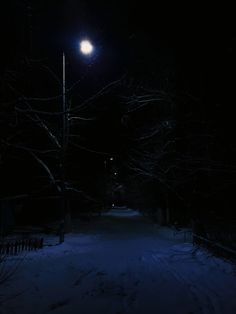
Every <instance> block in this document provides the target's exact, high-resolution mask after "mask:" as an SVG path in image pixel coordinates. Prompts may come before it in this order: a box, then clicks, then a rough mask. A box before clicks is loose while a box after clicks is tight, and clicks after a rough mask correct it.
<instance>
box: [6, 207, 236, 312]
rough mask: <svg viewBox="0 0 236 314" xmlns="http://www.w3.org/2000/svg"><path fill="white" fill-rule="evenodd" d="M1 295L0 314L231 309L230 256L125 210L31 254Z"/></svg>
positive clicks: (234, 282)
mask: <svg viewBox="0 0 236 314" xmlns="http://www.w3.org/2000/svg"><path fill="white" fill-rule="evenodd" d="M14 259H15V258H12V259H11V260H9V261H8V264H7V265H10V264H11V263H14ZM0 294H3V295H4V298H9V297H11V296H13V298H12V299H11V300H9V301H6V302H4V303H3V306H2V307H1V309H0V314H2V313H4V314H6V313H7V314H15V313H25V314H33V313H34V314H41V313H48V312H49V313H50V312H52V313H55V314H65V313H67V314H75V313H78V314H93V313H94V314H95V313H96V314H113V313H114V314H125V313H137V314H143V313H147V314H154V313H155V314H157V313H160V314H169V313H170V314H175V313H180V314H190V313H192V314H193V313H194V314H198V313H199V314H214V313H216V314H220V313H222V314H223V313H224V314H235V313H236V275H235V270H234V268H233V267H232V265H231V264H230V263H228V262H225V261H222V260H221V259H218V258H215V257H211V256H210V255H208V254H207V253H206V252H204V251H202V250H193V247H192V245H191V244H190V243H183V239H179V240H178V239H176V238H174V237H173V234H172V232H171V231H169V230H168V229H167V228H166V229H164V228H158V227H157V226H155V225H153V224H151V223H150V222H148V221H146V220H145V219H144V218H143V217H142V216H140V215H139V214H138V213H137V212H135V211H132V210H124V209H116V210H115V209H114V210H112V211H111V212H109V213H107V214H106V215H103V216H102V217H101V218H100V219H99V220H97V221H96V222H92V223H77V224H76V228H75V230H74V232H73V234H70V235H68V236H66V241H65V243H63V244H62V245H59V246H54V247H47V248H44V249H43V250H42V251H38V252H32V253H29V254H28V255H27V256H26V258H25V261H24V262H23V263H22V264H21V266H20V268H19V270H18V272H17V273H16V274H15V276H14V277H13V278H12V280H11V281H10V282H8V284H6V285H5V287H4V291H1V292H0Z"/></svg>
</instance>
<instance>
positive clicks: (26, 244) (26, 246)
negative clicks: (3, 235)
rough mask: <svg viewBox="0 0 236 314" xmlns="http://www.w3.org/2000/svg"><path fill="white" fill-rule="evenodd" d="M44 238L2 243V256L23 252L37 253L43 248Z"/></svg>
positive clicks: (0, 249) (0, 245) (0, 246)
mask: <svg viewBox="0 0 236 314" xmlns="http://www.w3.org/2000/svg"><path fill="white" fill-rule="evenodd" d="M43 242H44V239H43V238H40V239H39V238H27V239H22V240H10V241H6V242H4V241H3V242H1V243H0V254H1V255H17V254H18V253H20V252H22V251H36V250H38V249H42V248H43Z"/></svg>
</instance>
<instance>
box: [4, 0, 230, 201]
mask: <svg viewBox="0 0 236 314" xmlns="http://www.w3.org/2000/svg"><path fill="white" fill-rule="evenodd" d="M1 34H2V36H1V54H2V57H1V61H0V63H1V91H2V92H1V102H2V104H3V105H2V106H4V108H5V109H6V106H7V105H6V103H8V102H10V103H11V102H14V101H19V99H22V95H24V96H27V97H39V96H40V97H51V96H54V95H57V94H58V89H60V87H59V85H58V86H57V84H56V83H55V82H54V83H52V82H51V81H50V79H49V78H47V77H46V76H45V74H43V72H42V69H39V68H40V66H39V63H40V62H42V63H44V64H46V65H47V67H50V69H52V71H53V73H54V74H55V75H56V76H57V77H59V78H60V79H61V75H62V52H63V51H64V52H65V54H66V83H67V88H70V86H72V84H73V83H74V82H77V81H78V80H79V84H77V85H76V88H74V89H73V95H72V93H71V103H72V106H75V105H78V104H79V103H81V102H83V101H84V100H85V99H87V98H89V97H91V96H92V95H93V94H94V93H96V92H97V91H99V90H100V89H101V88H103V87H104V86H106V85H107V84H109V83H111V82H113V81H116V80H119V79H120V78H121V77H125V79H124V81H122V84H121V86H118V87H115V88H114V89H111V90H110V91H109V92H108V93H106V95H103V96H102V97H101V99H99V100H96V101H95V102H94V103H93V104H92V105H90V106H89V107H88V108H86V110H85V111H83V112H82V113H80V114H82V116H83V117H85V118H88V117H94V116H95V117H96V121H94V122H88V123H84V122H81V123H80V125H79V126H76V127H75V129H73V132H75V133H76V132H77V133H76V134H79V135H80V145H81V146H86V147H87V148H88V149H90V150H91V151H93V150H94V151H97V152H98V153H95V154H92V152H88V151H86V152H84V151H83V150H82V151H77V152H76V151H74V150H72V151H70V152H69V153H68V156H67V157H68V158H67V166H68V170H67V173H68V174H69V175H72V177H73V180H75V181H79V184H80V185H82V186H84V187H85V189H87V190H89V188H88V186H93V187H92V188H91V190H92V192H91V191H90V192H91V193H92V194H93V195H95V194H96V192H94V191H96V189H97V190H98V188H97V187H98V186H99V185H100V179H95V180H94V178H93V176H95V177H96V178H101V177H102V179H101V180H105V181H106V179H105V177H104V176H106V175H107V174H104V171H105V172H106V171H107V169H105V170H104V161H105V160H106V158H109V156H113V155H114V156H116V167H117V168H120V173H121V174H120V175H121V178H120V180H121V181H122V182H123V181H125V180H128V179H127V178H128V172H126V163H127V156H128V155H129V154H130V151H129V150H130V147H134V146H132V145H133V144H132V143H133V142H132V141H131V140H130V138H131V137H132V136H133V134H134V132H133V128H135V127H134V126H141V125H144V120H145V119H146V120H145V123H146V124H145V125H146V127H147V126H148V123H149V119H150V116H151V115H152V114H153V117H155V119H156V120H158V119H159V118H160V116H158V115H159V114H160V113H159V111H155V110H154V111H152V110H153V109H150V110H149V109H148V110H147V111H146V112H144V113H143V114H142V113H141V115H140V116H138V117H134V118H130V116H129V118H128V119H126V118H127V108H126V107H125V104H124V102H122V101H123V97H124V96H127V95H133V94H134V90H135V89H137V86H139V88H140V89H141V90H142V89H143V88H148V89H152V90H153V89H156V90H163V91H165V92H168V93H169V94H170V95H174V97H175V99H178V100H177V103H179V104H180V105H179V107H178V110H177V113H175V114H176V116H175V118H176V117H177V119H178V121H181V123H182V122H183V121H184V120H185V119H186V116H187V115H188V116H191V117H193V120H194V117H196V119H197V117H199V116H200V115H201V114H202V112H203V111H204V117H205V119H206V121H205V123H206V124H207V127H208V126H209V128H210V129H211V131H212V132H213V133H214V135H215V136H216V140H215V143H214V145H213V146H212V151H211V154H212V156H213V158H214V159H216V160H221V161H222V162H223V163H225V162H228V163H229V164H230V165H232V163H234V157H235V144H234V132H235V126H234V124H235V123H234V115H233V107H234V103H235V92H234V85H235V79H234V73H235V70H236V67H235V65H236V64H235V43H236V34H235V29H234V17H233V10H231V8H230V7H226V6H224V7H222V6H220V5H219V6H217V5H216V4H215V5H214V7H213V6H212V7H210V8H207V7H206V6H205V7H204V6H202V7H200V5H199V6H198V5H195V6H194V5H191V6H190V5H189V6H188V7H184V6H182V7H181V6H179V5H178V6H177V5H176V6H175V7H172V6H164V5H163V3H162V2H159V3H154V2H147V3H144V2H142V3H139V4H138V3H137V2H135V1H75V0H70V1H54V0H51V1H46V0H45V1H36V0H34V1H33V0H32V1H23V0H22V1H20V0H10V1H7V2H4V4H3V5H2V8H1ZM82 38H90V39H91V41H92V42H93V44H94V46H95V53H94V55H93V56H92V57H91V58H85V57H84V56H81V54H80V53H79V46H78V45H79V41H80V40H81V39H82ZM40 60H41V61H40ZM32 64H34V65H32ZM35 64H37V65H36V66H35ZM184 97H185V98H186V97H189V99H192V100H193V103H191V105H190V106H189V100H188V101H186V102H185V103H183V101H182V100H181V99H182V98H184ZM4 104H5V105H4ZM34 105H35V106H36V107H37V106H38V107H37V109H42V108H43V110H45V108H46V109H47V110H49V111H53V110H56V109H55V108H58V107H57V106H58V103H56V102H54V103H52V104H51V105H50V107H45V104H44V105H43V107H42V106H41V105H39V104H34ZM48 105H49V104H47V105H46V106H48ZM40 106H41V107H40ZM8 108H9V107H8ZM5 109H4V110H5ZM7 110H8V109H7ZM9 110H10V109H9ZM125 119H126V120H127V121H128V124H127V123H126V124H125V123H124V121H125ZM155 119H154V120H155ZM3 120H4V118H2V120H1V121H3ZM150 121H151V120H150ZM48 123H49V124H50V123H51V125H52V126H53V127H54V126H55V121H54V122H53V121H51V120H50V121H49V122H48ZM150 123H151V122H150ZM22 125H23V128H26V131H24V132H26V133H27V132H28V133H27V134H28V135H29V132H32V136H31V139H30V137H29V136H28V137H27V140H26V141H27V143H28V144H29V143H30V145H36V141H35V138H37V139H38V142H37V143H38V144H37V145H38V146H39V147H40V146H42V145H45V140H44V138H43V137H42V135H40V134H41V133H40V134H39V133H37V132H38V131H37V130H34V128H31V126H30V125H27V124H25V123H24V124H22ZM127 125H128V126H127ZM21 128H22V126H20V127H19V130H18V131H21V130H22V129H21ZM140 128H141V127H140ZM200 128H201V127H199V131H201V130H200ZM1 130H2V134H3V135H4V136H3V138H4V141H5V139H6V136H7V134H8V129H7V126H6V125H3V124H2V127H1ZM29 130H31V131H29ZM183 130H184V127H183ZM183 132H184V131H183ZM187 132H188V129H187V127H186V129H185V133H187ZM20 136H22V137H19V140H18V142H17V143H18V144H19V143H20V144H22V143H24V141H25V139H24V138H23V135H20ZM131 142H132V143H131ZM17 143H16V142H14V145H15V144H17ZM28 144H27V145H28ZM185 144H186V143H184V144H183V143H182V144H181V145H184V147H187V144H186V145H185ZM37 145H36V146H37ZM130 145H131V146H130ZM209 145H210V144H209ZM222 145H223V146H222ZM36 146H35V147H36ZM38 146H37V147H38ZM31 147H32V146H31ZM2 149H3V151H4V154H5V155H4V156H5V157H4V158H5V159H4V162H5V163H6V164H7V165H8V167H10V169H14V171H13V170H11V171H10V172H9V171H6V172H7V173H8V174H9V173H11V177H12V178H14V181H17V182H18V184H16V187H15V188H14V189H13V190H14V193H18V192H17V191H18V190H19V192H21V193H22V192H24V188H22V189H21V188H19V185H20V184H19V182H20V181H21V178H22V176H23V173H25V171H26V170H25V168H24V167H23V168H22V167H21V166H19V164H18V162H19V161H17V162H16V161H14V160H28V158H29V157H25V156H24V153H23V152H22V151H21V152H20V151H18V152H13V151H11V149H10V151H9V148H8V149H7V150H5V149H6V148H5V146H4V145H2ZM12 150H13V148H12ZM8 152H9V154H8ZM100 153H101V154H100ZM21 154H23V155H21ZM54 157H55V156H50V157H49V161H48V162H49V164H50V165H51V164H52V167H54V166H55V161H53V158H54ZM221 157H222V158H223V157H224V158H225V160H226V161H225V160H223V159H224V158H223V159H222V158H221ZM9 160H11V161H9ZM20 163H21V162H20ZM2 165H3V163H2ZM28 166H29V169H31V168H32V169H34V167H35V165H34V164H31V163H29V164H28ZM19 168H20V169H19ZM5 169H6V168H5ZM16 169H18V170H17V171H16ZM23 169H24V170H23ZM75 169H77V170H75ZM85 169H86V170H85ZM122 169H123V170H122ZM54 170H55V172H57V171H58V170H57V167H56V166H55V169H54ZM15 171H16V172H15ZM122 171H123V172H122ZM16 173H18V174H17V175H16ZM4 175H6V173H5V174H4ZM38 175H39V174H37V175H36V177H38ZM81 178H83V179H81ZM31 179H32V178H31ZM31 179H30V180H31ZM197 180H198V179H197ZM219 180H220V179H219ZM32 181H35V179H32ZM36 181H37V180H36ZM37 182H40V181H37ZM91 182H93V183H91ZM43 184H44V183H42V185H43ZM38 185H40V184H39V183H37V184H35V183H34V188H36V186H37V188H38ZM104 186H105V185H104ZM151 189H154V190H155V189H156V186H155V185H154V187H152V188H151ZM4 190H5V192H6V193H7V194H12V193H9V186H7V188H5V189H4ZM26 190H27V193H28V192H29V187H27V188H26ZM7 191H8V192H7ZM30 193H31V192H30Z"/></svg>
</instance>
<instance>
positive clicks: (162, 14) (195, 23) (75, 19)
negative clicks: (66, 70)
mask: <svg viewBox="0 0 236 314" xmlns="http://www.w3.org/2000/svg"><path fill="white" fill-rule="evenodd" d="M29 7H31V8H32V10H29ZM1 13H2V17H1V23H2V26H1V31H2V45H1V46H2V48H1V49H2V53H3V54H4V58H2V62H1V63H4V64H11V63H13V62H14V60H15V59H18V57H19V56H20V55H24V54H25V53H27V52H28V51H29V50H30V47H29V46H30V42H32V52H33V55H34V56H35V57H40V56H43V57H50V58H51V62H52V63H54V67H58V64H57V63H59V60H58V58H59V56H60V53H61V50H62V49H63V50H65V51H66V52H67V55H68V63H69V64H70V73H71V75H72V76H73V78H74V77H76V78H78V77H79V76H81V75H82V76H83V75H84V74H86V76H87V77H88V81H89V84H90V86H91V85H92V84H95V85H96V84H98V85H100V84H105V83H106V82H107V81H109V80H111V79H116V78H117V77H118V76H119V75H121V74H123V73H124V72H126V71H128V72H129V73H131V75H134V76H137V77H142V78H144V77H145V75H146V76H148V78H149V79H150V78H151V79H152V80H153V81H154V82H157V83H158V82H160V80H165V79H166V80H169V81H170V80H174V81H175V84H177V85H178V86H179V85H180V88H182V87H183V88H185V87H186V88H189V89H190V90H191V91H192V92H193V93H198V91H199V92H201V89H204V88H206V87H207V85H209V80H215V77H216V76H217V82H218V81H219V80H220V81H221V78H220V77H219V76H220V75H224V74H225V71H226V73H227V74H228V75H227V76H229V75H230V74H231V72H230V69H229V68H230V67H231V68H232V66H233V64H232V63H233V62H235V61H234V57H233V53H234V52H235V40H236V38H235V32H234V18H233V11H232V10H231V8H230V7H226V6H225V7H220V6H219V7H217V6H216V5H215V6H214V7H211V8H207V7H204V6H202V7H200V6H193V5H191V6H189V7H184V6H183V7H181V6H174V7H170V6H169V7H168V6H163V5H161V2H160V4H158V3H157V2H156V1H155V2H150V1H149V2H143V1H142V2H140V3H137V1H78V0H68V1H55V0H50V1H46V0H45V1H42V0H40V1H39V0H31V1H27V0H9V1H7V2H5V3H4V4H3V8H2V9H1ZM30 14H32V17H30ZM30 25H31V26H32V35H30V31H29V29H30ZM84 36H87V37H89V38H91V39H92V40H93V41H94V44H95V46H96V55H95V57H94V58H93V60H92V62H91V63H90V64H89V66H88V62H85V60H84V59H83V58H81V56H79V54H78V40H79V39H80V38H83V37H84ZM30 37H31V38H32V39H31V40H30ZM3 60H5V61H3ZM53 60H54V61H53ZM234 66H235V63H234ZM227 71H228V72H227ZM91 81H92V84H91ZM217 82H216V84H217ZM221 83H222V84H224V82H223V81H222V82H221ZM182 84H183V86H182ZM202 85H203V86H202ZM213 85H214V84H213Z"/></svg>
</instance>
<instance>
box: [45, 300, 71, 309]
mask: <svg viewBox="0 0 236 314" xmlns="http://www.w3.org/2000/svg"><path fill="white" fill-rule="evenodd" d="M69 301H70V300H69V299H65V300H62V301H58V302H57V303H53V304H50V305H49V307H48V311H54V310H56V309H58V308H60V307H63V306H65V305H67V304H69Z"/></svg>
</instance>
